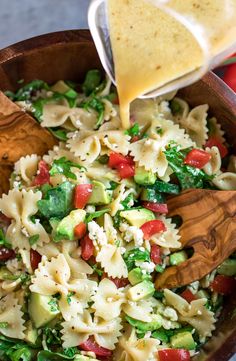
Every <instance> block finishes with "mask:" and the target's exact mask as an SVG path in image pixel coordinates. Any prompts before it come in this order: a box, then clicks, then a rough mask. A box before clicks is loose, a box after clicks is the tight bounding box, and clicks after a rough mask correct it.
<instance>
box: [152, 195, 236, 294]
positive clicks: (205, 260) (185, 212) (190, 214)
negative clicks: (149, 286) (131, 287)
mask: <svg viewBox="0 0 236 361" xmlns="http://www.w3.org/2000/svg"><path fill="white" fill-rule="evenodd" d="M167 203H168V209H169V212H168V216H170V217H173V216H176V215H178V216H180V217H181V218H182V220H183V223H182V225H181V227H180V236H181V239H180V242H181V243H182V246H183V248H185V249H187V248H191V247H192V248H193V249H194V254H193V256H192V257H191V258H189V259H188V260H186V261H185V262H183V263H181V264H179V265H176V266H172V267H169V268H167V269H166V270H165V271H164V272H163V273H162V274H160V275H158V276H157V277H156V280H155V287H156V288H157V289H162V288H175V287H180V286H184V285H187V284H189V283H192V282H194V281H197V280H199V279H201V278H202V277H204V276H206V275H207V274H208V273H210V272H211V271H213V270H214V269H215V268H216V267H218V266H219V265H220V264H221V263H222V262H223V261H224V260H225V259H226V258H228V257H229V256H230V254H231V253H232V252H234V251H235V250H236V191H218V190H207V189H193V190H188V191H184V192H182V193H181V194H180V195H179V196H176V197H173V198H171V199H170V200H168V202H167Z"/></svg>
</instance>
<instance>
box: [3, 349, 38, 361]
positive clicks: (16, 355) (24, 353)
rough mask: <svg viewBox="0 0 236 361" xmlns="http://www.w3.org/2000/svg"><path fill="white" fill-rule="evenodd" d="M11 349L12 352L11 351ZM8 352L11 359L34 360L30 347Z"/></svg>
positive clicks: (13, 360) (12, 360)
mask: <svg viewBox="0 0 236 361" xmlns="http://www.w3.org/2000/svg"><path fill="white" fill-rule="evenodd" d="M9 351H10V352H9ZM9 351H7V352H6V354H7V355H8V356H9V358H10V360H11V361H30V360H32V353H31V351H30V349H29V348H28V347H21V348H19V349H18V350H16V351H14V352H12V351H11V350H9Z"/></svg>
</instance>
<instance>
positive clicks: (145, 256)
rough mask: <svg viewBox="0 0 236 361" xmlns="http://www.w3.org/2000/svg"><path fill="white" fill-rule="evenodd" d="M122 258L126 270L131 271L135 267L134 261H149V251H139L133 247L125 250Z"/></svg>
mask: <svg viewBox="0 0 236 361" xmlns="http://www.w3.org/2000/svg"><path fill="white" fill-rule="evenodd" d="M123 258H124V261H125V263H126V266H127V268H128V271H131V270H132V269H133V268H134V267H135V261H143V262H150V253H149V252H148V250H144V251H141V250H140V249H139V248H134V249H132V250H131V251H127V252H125V254H124V255H123Z"/></svg>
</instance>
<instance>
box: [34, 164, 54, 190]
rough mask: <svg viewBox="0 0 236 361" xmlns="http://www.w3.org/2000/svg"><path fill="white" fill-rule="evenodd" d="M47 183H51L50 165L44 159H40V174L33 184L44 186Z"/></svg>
mask: <svg viewBox="0 0 236 361" xmlns="http://www.w3.org/2000/svg"><path fill="white" fill-rule="evenodd" d="M46 183H50V174H49V167H48V165H47V163H46V162H45V161H44V160H40V161H39V164H38V174H37V175H36V177H35V179H34V181H33V185H34V186H42V185H43V184H46Z"/></svg>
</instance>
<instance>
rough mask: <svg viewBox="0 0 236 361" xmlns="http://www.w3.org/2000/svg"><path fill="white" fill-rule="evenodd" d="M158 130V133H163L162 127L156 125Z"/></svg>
mask: <svg viewBox="0 0 236 361" xmlns="http://www.w3.org/2000/svg"><path fill="white" fill-rule="evenodd" d="M156 132H157V134H159V135H162V134H163V129H162V128H161V127H156Z"/></svg>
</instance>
